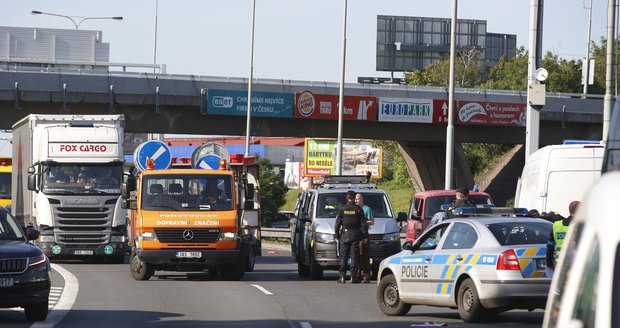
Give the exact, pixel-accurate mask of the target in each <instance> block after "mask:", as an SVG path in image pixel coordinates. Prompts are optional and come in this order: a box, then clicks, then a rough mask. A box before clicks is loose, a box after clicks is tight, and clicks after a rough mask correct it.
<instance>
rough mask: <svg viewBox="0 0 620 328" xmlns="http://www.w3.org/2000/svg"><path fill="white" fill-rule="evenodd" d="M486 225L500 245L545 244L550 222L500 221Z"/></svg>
mask: <svg viewBox="0 0 620 328" xmlns="http://www.w3.org/2000/svg"><path fill="white" fill-rule="evenodd" d="M487 227H488V228H489V230H490V231H491V233H493V236H495V239H497V241H498V242H499V244H500V245H502V246H512V245H526V244H546V243H547V240H548V239H549V234H550V233H551V229H552V225H551V222H527V221H520V222H519V221H517V222H502V223H492V224H488V225H487Z"/></svg>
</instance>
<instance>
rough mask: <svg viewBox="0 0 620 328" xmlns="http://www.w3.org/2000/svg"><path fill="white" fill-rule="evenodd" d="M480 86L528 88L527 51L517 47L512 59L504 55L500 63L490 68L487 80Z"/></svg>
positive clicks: (500, 88)
mask: <svg viewBox="0 0 620 328" xmlns="http://www.w3.org/2000/svg"><path fill="white" fill-rule="evenodd" d="M478 87H480V88H483V89H495V90H526V89H527V51H525V48H523V47H521V48H519V49H517V53H516V56H515V57H514V58H512V59H508V58H506V56H502V57H501V58H500V59H499V63H498V64H497V65H495V66H493V67H491V68H490V69H489V72H488V74H487V78H486V81H484V82H482V83H480V84H479V85H478Z"/></svg>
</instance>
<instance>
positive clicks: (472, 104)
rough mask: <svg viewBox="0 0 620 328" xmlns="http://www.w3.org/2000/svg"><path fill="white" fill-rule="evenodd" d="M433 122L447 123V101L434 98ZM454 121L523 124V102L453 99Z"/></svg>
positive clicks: (463, 122) (499, 124)
mask: <svg viewBox="0 0 620 328" xmlns="http://www.w3.org/2000/svg"><path fill="white" fill-rule="evenodd" d="M433 107H434V109H435V111H434V113H433V123H442V124H447V123H448V101H447V100H438V99H436V100H434V101H433ZM454 110H455V115H454V123H455V124H460V125H498V126H525V113H526V106H525V103H501V102H488V101H467V100H459V101H455V106H454Z"/></svg>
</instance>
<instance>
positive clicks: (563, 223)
mask: <svg viewBox="0 0 620 328" xmlns="http://www.w3.org/2000/svg"><path fill="white" fill-rule="evenodd" d="M579 204H581V202H579V201H578V200H575V201H572V202H571V203H570V204H569V205H568V213H569V214H570V215H569V216H568V217H567V218H565V219H562V220H557V221H555V222H553V228H552V230H551V234H550V235H549V241H547V268H548V269H547V270H545V271H546V273H547V277H549V278H552V277H553V270H554V269H555V264H556V263H555V262H556V261H557V259H558V256H559V255H560V250H561V249H562V246H563V245H564V238H565V237H566V233H567V232H568V225H569V224H570V222H571V221H572V219H573V215H575V212H577V209H578V208H579Z"/></svg>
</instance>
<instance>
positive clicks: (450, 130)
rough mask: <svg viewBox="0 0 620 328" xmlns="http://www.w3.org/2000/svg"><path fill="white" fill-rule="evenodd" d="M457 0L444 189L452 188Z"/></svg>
mask: <svg viewBox="0 0 620 328" xmlns="http://www.w3.org/2000/svg"><path fill="white" fill-rule="evenodd" d="M457 2H458V1H457V0H452V23H451V26H450V83H449V87H448V128H447V130H446V171H445V180H446V181H445V185H444V188H445V189H451V188H452V163H453V162H454V70H455V64H456V24H457V21H456V9H457V5H458V4H457Z"/></svg>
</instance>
